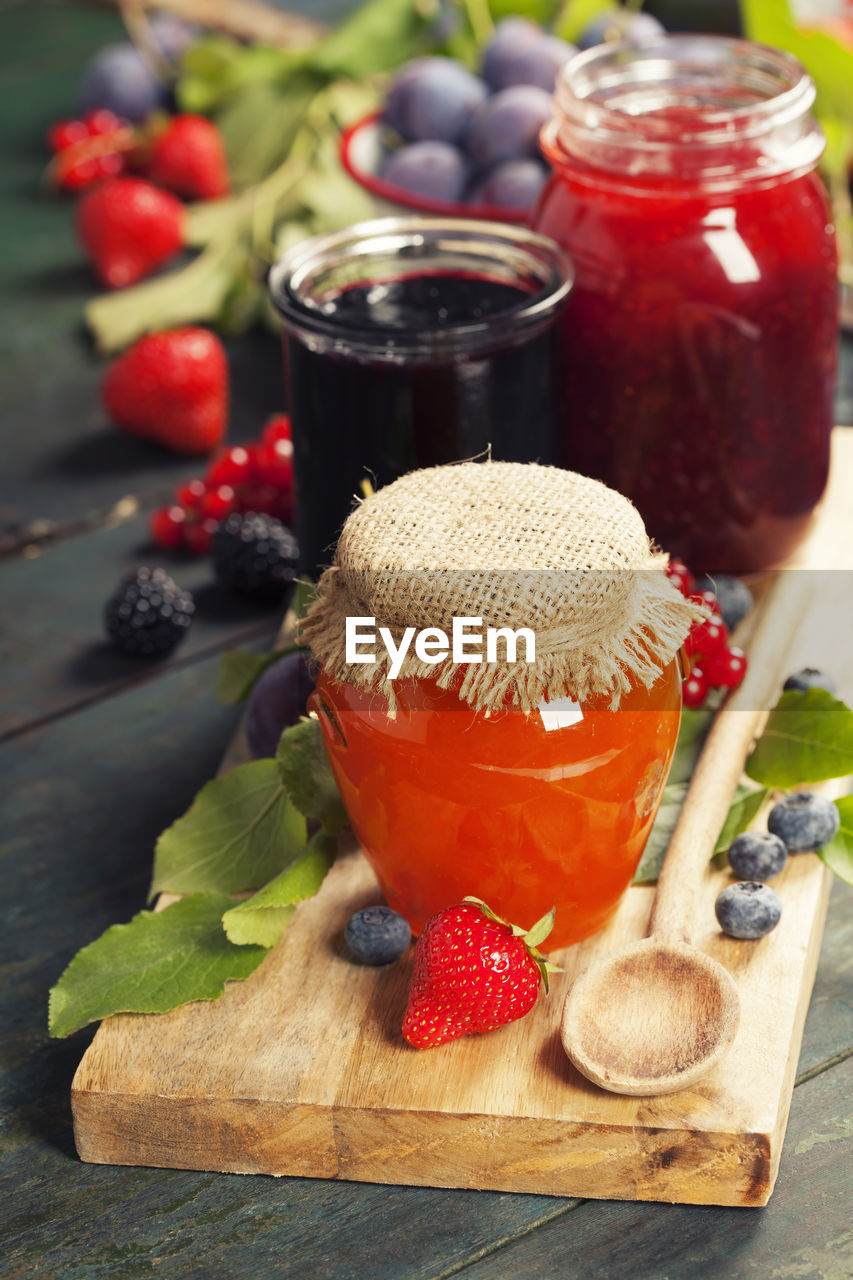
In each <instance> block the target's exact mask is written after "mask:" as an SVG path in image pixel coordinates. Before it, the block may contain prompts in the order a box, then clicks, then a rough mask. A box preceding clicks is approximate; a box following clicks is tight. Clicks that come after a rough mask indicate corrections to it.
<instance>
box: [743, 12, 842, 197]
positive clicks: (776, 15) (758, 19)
mask: <svg viewBox="0 0 853 1280" xmlns="http://www.w3.org/2000/svg"><path fill="white" fill-rule="evenodd" d="M740 9H741V17H742V20H743V25H744V34H745V35H746V36H748V38H749V39H751V40H758V41H760V42H761V43H763V44H770V45H775V46H776V47H777V48H779V49H786V50H787V51H788V52H789V53H792V54H793V55H794V56H795V57H796V58H798V59H799V61H800V62H801V63H802V64H803V66H804V67H805V68H806V70H807V71H808V73H809V75H810V76H811V77H812V79H813V80H814V82H815V86H816V88H817V101H816V104H815V112H816V114H817V115H818V116H819V117H820V118H821V119H822V120H824V121H826V120H828V119H838V120H841V121H844V120H850V118H851V117H853V49H850V48H849V47H848V46H847V45H845V44H842V43H841V41H839V40H836V38H835V37H834V36H833V35H831V34H830V33H829V32H828V31H820V30H815V29H813V28H812V29H804V27H801V26H799V27H798V26H797V23H796V21H795V18H794V14H793V13H792V11H791V6H790V5H789V4H788V3H787V0H740ZM829 159H830V163H831V164H832V165H833V169H832V171H833V172H839V170H838V169H837V168H836V167H835V166H837V164H838V163H839V160H838V157H837V156H834V155H830V157H829Z"/></svg>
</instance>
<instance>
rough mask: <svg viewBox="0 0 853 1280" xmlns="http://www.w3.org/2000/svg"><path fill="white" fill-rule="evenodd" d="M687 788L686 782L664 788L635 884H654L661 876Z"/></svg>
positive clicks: (635, 876)
mask: <svg viewBox="0 0 853 1280" xmlns="http://www.w3.org/2000/svg"><path fill="white" fill-rule="evenodd" d="M687 786H688V784H687V783H686V782H675V783H672V782H670V783H667V785H666V786H665V787H664V789H663V797H662V799H661V804H660V808H659V809H658V812H657V817H656V818H655V821H654V825H653V826H652V830H651V833H650V835H649V838H648V840H647V841H646V847H645V849H644V850H643V856H642V857H641V859H640V865H639V866H638V867H637V870H636V873H635V875H634V879H633V881H632V883H633V884H654V883H655V881H656V880H657V878H658V876H659V875H660V869H661V867H662V866H663V860H664V858H665V857H666V851H667V849H668V848H669V842H670V839H671V837H672V833H673V831H674V830H675V824H676V822H677V821H678V815H679V814H680V813H681V806H682V805H683V804H684V799H685V797H686V795H687Z"/></svg>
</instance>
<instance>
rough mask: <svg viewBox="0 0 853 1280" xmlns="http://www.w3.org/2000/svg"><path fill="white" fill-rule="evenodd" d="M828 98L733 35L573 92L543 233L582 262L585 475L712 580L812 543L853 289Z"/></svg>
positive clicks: (589, 62)
mask: <svg viewBox="0 0 853 1280" xmlns="http://www.w3.org/2000/svg"><path fill="white" fill-rule="evenodd" d="M814 97H815V90H814V85H813V83H812V81H811V80H810V79H809V77H808V76H807V75H806V74H805V72H804V71H803V69H802V67H801V66H800V65H799V64H798V63H797V62H796V61H795V60H794V59H793V58H792V57H790V56H789V55H788V54H785V53H782V52H779V51H777V50H774V49H769V48H765V47H763V46H759V45H755V44H751V43H749V42H746V41H742V40H732V39H727V38H723V37H711V36H708V37H697V36H672V37H669V38H666V39H663V40H661V41H660V42H658V43H655V44H653V45H648V46H646V45H644V46H643V47H642V48H629V47H627V46H625V45H605V46H600V47H598V48H595V49H592V50H590V51H589V52H587V53H585V54H582V55H580V56H578V57H576V58H574V59H573V60H572V61H571V62H570V63H568V65H567V66H566V67H565V68H564V70H563V72H562V73H561V76H560V78H559V80H558V84H557V90H556V96H555V107H556V115H555V119H554V120H553V122H552V123H551V125H550V126H548V127H547V128H546V130H545V134H544V137H543V146H544V150H545V153H546V155H547V157H548V159H549V160H550V162H551V164H552V166H553V176H552V178H551V180H550V182H549V184H548V186H547V188H546V190H545V192H544V193H543V197H542V199H541V201H540V204H539V207H538V211H537V215H536V218H535V225H536V227H537V229H538V230H539V231H542V232H544V233H545V234H547V235H548V236H550V237H552V238H553V239H554V240H556V241H557V242H558V243H560V244H561V245H562V246H563V247H564V248H565V249H567V250H568V251H569V253H570V254H571V256H572V258H573V259H574V264H575V269H576V279H575V286H574V290H573V292H572V295H571V298H570V303H569V307H568V310H567V312H566V315H565V319H564V343H563V361H564V365H565V371H566V374H567V377H568V388H567V394H566V402H565V422H564V427H563V454H562V459H561V460H562V462H563V464H564V465H566V466H569V467H573V468H574V469H576V470H578V471H581V472H583V473H584V474H587V475H591V476H596V477H599V478H600V479H603V480H605V481H606V482H607V483H608V484H610V485H613V486H614V487H615V488H617V489H619V490H620V491H621V492H622V493H625V494H627V495H629V496H630V497H631V498H632V499H633V500H634V502H635V503H636V504H637V506H638V508H639V509H640V511H641V513H642V515H643V517H644V519H645V521H646V525H647V527H648V529H649V532H650V534H651V535H652V536H653V537H654V538H655V539H656V540H657V541H658V542H659V543H660V544H661V545H662V546H664V547H666V548H667V550H668V551H670V552H673V553H677V554H678V555H680V556H682V557H683V558H684V559H685V560H686V561H687V563H688V564H690V565H691V566H693V567H694V568H696V569H706V570H721V571H724V570H728V571H730V572H745V571H749V570H755V569H761V568H766V567H769V566H771V565H774V564H777V563H779V562H780V561H782V560H783V559H784V558H785V557H786V556H788V555H789V554H790V552H791V551H792V550H793V549H794V547H795V546H796V545H797V544H798V542H799V541H800V540H801V539H802V538H803V536H804V534H805V532H806V529H807V527H808V525H809V523H810V519H811V515H812V512H813V510H814V508H815V505H816V503H817V502H818V500H819V499H820V497H821V494H822V493H823V490H824V486H825V483H826V479H827V471H828V465H829V442H830V429H831V425H832V404H833V389H834V381H835V370H836V349H837V333H838V325H837V313H838V284H837V262H836V249H835V239H834V233H833V228H832V226H831V221H830V213H829V209H828V204H827V198H826V193H825V191H824V188H823V185H822V183H821V181H820V179H819V177H818V176H817V174H816V173H815V171H814V170H815V166H816V164H817V162H818V160H819V158H820V155H821V153H822V150H823V146H824V141H823V137H822V134H821V133H820V130H819V129H818V127H817V125H816V124H815V121H814V120H813V118H812V116H811V114H810V108H811V106H812V103H813V101H814Z"/></svg>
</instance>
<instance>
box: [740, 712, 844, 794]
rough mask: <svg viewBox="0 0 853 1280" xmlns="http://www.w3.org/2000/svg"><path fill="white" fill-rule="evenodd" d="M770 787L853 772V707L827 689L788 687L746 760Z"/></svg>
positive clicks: (751, 770)
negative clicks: (789, 688) (852, 708)
mask: <svg viewBox="0 0 853 1280" xmlns="http://www.w3.org/2000/svg"><path fill="white" fill-rule="evenodd" d="M746 772H747V774H748V775H749V777H750V778H753V779H754V780H755V781H756V782H760V783H761V784H762V786H765V787H783V788H784V787H796V786H799V785H800V784H808V783H811V782H825V781H826V780H827V779H828V778H843V777H846V775H847V774H848V773H853V711H851V710H850V708H849V707H847V706H845V704H844V703H843V702H840V701H839V700H838V699H837V698H834V697H833V696H832V694H831V693H827V692H826V690H825V689H806V690H804V691H800V690H793V689H791V690H788V692H787V693H783V694H782V696H781V698H780V699H779V701H778V703H777V704H776V706H775V707H774V709H773V710H772V711H771V712H770V715H769V717H768V719H767V724H766V725H765V728H764V732H763V733H762V735H761V737H760V739H759V740H758V742H757V743H756V745H755V747H754V749H753V751H752V754H751V755H750V757H749V759H748V760H747V762H746Z"/></svg>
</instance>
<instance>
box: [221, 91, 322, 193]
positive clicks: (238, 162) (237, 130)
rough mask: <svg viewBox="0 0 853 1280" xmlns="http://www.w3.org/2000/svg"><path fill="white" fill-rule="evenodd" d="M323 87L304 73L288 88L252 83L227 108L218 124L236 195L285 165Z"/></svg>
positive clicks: (236, 95) (237, 94) (225, 107)
mask: <svg viewBox="0 0 853 1280" xmlns="http://www.w3.org/2000/svg"><path fill="white" fill-rule="evenodd" d="M320 87H321V81H320V80H319V78H318V77H317V76H314V75H310V74H307V73H305V72H303V71H299V72H297V73H296V74H295V75H294V76H292V77H291V78H290V79H289V80H288V81H287V84H286V86H282V85H281V84H278V83H276V82H275V81H270V80H261V81H258V82H253V83H250V84H248V85H246V86H244V87H243V88H241V89H240V92H239V93H235V94H234V95H233V96H232V97H231V98H229V99H227V100H226V101H225V102H224V103H223V105H222V107H221V108H220V110H219V111H217V113H216V116H215V122H216V125H217V127H218V128H219V131H220V133H221V134H222V137H223V140H224V142H225V150H226V151H227V153H228V168H229V172H230V174H231V179H232V182H233V183H234V186H235V187H236V188H237V190H241V189H242V188H243V187H248V186H251V185H252V184H253V183H256V182H260V181H261V179H263V178H266V177H267V176H268V175H269V174H270V173H272V171H273V170H274V169H275V168H276V166H277V165H279V164H280V163H281V162H282V160H283V159H284V157H285V156H286V155H287V153H288V151H289V150H290V147H291V144H292V143H293V140H294V138H295V137H296V134H297V133H298V131H299V129H300V126H301V125H302V122H303V119H304V116H305V112H306V110H307V108H308V105H309V103H310V102H311V100H312V99H313V98H314V97H315V95H316V94H317V92H318V90H319V88H320Z"/></svg>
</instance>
